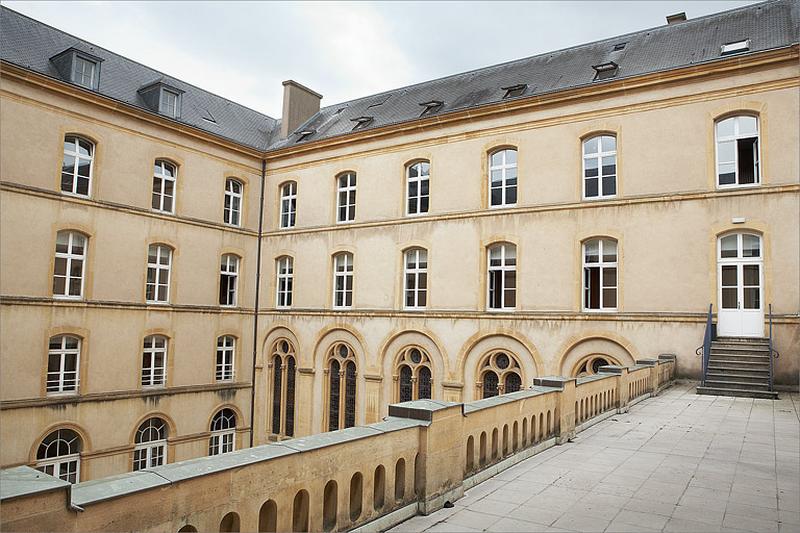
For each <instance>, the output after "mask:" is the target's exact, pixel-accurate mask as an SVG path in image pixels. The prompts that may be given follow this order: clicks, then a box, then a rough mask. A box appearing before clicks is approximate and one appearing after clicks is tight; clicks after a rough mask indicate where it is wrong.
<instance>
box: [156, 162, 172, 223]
mask: <svg viewBox="0 0 800 533" xmlns="http://www.w3.org/2000/svg"><path fill="white" fill-rule="evenodd" d="M177 179H178V169H177V167H176V166H175V165H173V164H172V163H170V162H169V161H165V160H163V159H156V162H155V165H154V169H153V201H152V204H151V205H152V207H153V209H155V210H156V211H161V212H162V213H174V212H175V180H177Z"/></svg>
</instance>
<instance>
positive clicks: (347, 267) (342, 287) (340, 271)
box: [333, 252, 353, 309]
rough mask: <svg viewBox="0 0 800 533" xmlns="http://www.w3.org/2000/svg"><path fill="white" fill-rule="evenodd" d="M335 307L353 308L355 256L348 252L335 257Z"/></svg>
mask: <svg viewBox="0 0 800 533" xmlns="http://www.w3.org/2000/svg"><path fill="white" fill-rule="evenodd" d="M333 306H334V307H338V308H343V309H347V308H350V307H352V306H353V254H351V253H348V252H342V253H339V254H336V255H335V256H333Z"/></svg>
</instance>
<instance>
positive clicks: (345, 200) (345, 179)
mask: <svg viewBox="0 0 800 533" xmlns="http://www.w3.org/2000/svg"><path fill="white" fill-rule="evenodd" d="M336 183H337V196H336V198H337V199H336V213H337V214H336V221H337V222H352V221H353V220H355V219H356V173H355V172H345V173H344V174H341V175H339V176H338V177H337V178H336Z"/></svg>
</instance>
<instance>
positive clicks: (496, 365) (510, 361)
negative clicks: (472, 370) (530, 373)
mask: <svg viewBox="0 0 800 533" xmlns="http://www.w3.org/2000/svg"><path fill="white" fill-rule="evenodd" d="M478 376H479V379H480V381H479V382H478V390H479V394H480V396H481V397H483V398H491V397H492V396H497V395H499V394H506V393H509V392H516V391H518V390H520V389H521V388H522V368H521V367H520V364H519V361H517V358H516V357H515V356H514V355H513V354H511V353H510V352H507V351H504V350H498V351H494V352H491V353H490V354H488V355H487V356H486V357H484V359H483V361H482V363H481V364H480V365H479V367H478Z"/></svg>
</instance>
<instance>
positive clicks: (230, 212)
mask: <svg viewBox="0 0 800 533" xmlns="http://www.w3.org/2000/svg"><path fill="white" fill-rule="evenodd" d="M236 186H238V187H239V192H236V190H235V188H236ZM243 191H244V184H243V183H242V182H241V181H239V180H237V179H234V178H227V179H226V180H225V203H224V205H223V208H222V209H223V212H222V221H223V222H224V223H225V224H228V225H229V226H235V227H237V228H240V227H241V226H242V198H243V196H244V193H243Z"/></svg>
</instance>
